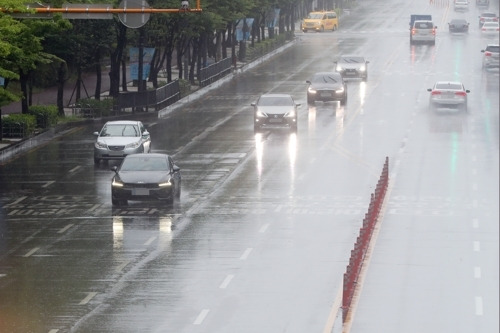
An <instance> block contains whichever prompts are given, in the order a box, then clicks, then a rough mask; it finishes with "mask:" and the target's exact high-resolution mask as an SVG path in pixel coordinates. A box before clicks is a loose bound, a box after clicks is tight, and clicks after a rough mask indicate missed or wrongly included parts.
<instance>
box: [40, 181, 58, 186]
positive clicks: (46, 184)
mask: <svg viewBox="0 0 500 333" xmlns="http://www.w3.org/2000/svg"><path fill="white" fill-rule="evenodd" d="M55 182H56V181H55V180H49V181H48V182H46V183H45V185H42V187H49V186H50V185H52V184H54V183H55Z"/></svg>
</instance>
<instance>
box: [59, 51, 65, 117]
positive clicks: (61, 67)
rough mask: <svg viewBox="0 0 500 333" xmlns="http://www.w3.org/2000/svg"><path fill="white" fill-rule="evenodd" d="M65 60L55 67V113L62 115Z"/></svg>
mask: <svg viewBox="0 0 500 333" xmlns="http://www.w3.org/2000/svg"><path fill="white" fill-rule="evenodd" d="M66 71H67V67H66V62H64V61H61V62H60V63H59V67H58V68H57V113H58V115H59V116H60V117H64V82H66Z"/></svg>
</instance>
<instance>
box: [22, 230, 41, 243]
mask: <svg viewBox="0 0 500 333" xmlns="http://www.w3.org/2000/svg"><path fill="white" fill-rule="evenodd" d="M41 231H42V230H37V231H35V232H34V233H32V234H31V235H29V236H28V237H26V238H25V239H24V240H23V241H22V242H21V244H24V243H27V242H29V241H30V240H32V239H33V238H34V237H35V236H36V235H37V234H39V233H40V232H41Z"/></svg>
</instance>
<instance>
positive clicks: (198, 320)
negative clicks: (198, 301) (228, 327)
mask: <svg viewBox="0 0 500 333" xmlns="http://www.w3.org/2000/svg"><path fill="white" fill-rule="evenodd" d="M209 311H210V310H209V309H203V310H201V312H200V314H199V315H198V317H196V320H195V321H194V323H193V325H200V324H201V323H202V322H203V320H205V317H206V316H207V315H208V312H209Z"/></svg>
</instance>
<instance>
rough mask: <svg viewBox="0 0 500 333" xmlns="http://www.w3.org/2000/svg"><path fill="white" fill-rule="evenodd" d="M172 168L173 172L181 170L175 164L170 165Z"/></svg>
mask: <svg viewBox="0 0 500 333" xmlns="http://www.w3.org/2000/svg"><path fill="white" fill-rule="evenodd" d="M172 170H174V172H179V171H181V168H179V167H178V166H177V165H175V164H174V166H173V167H172Z"/></svg>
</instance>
